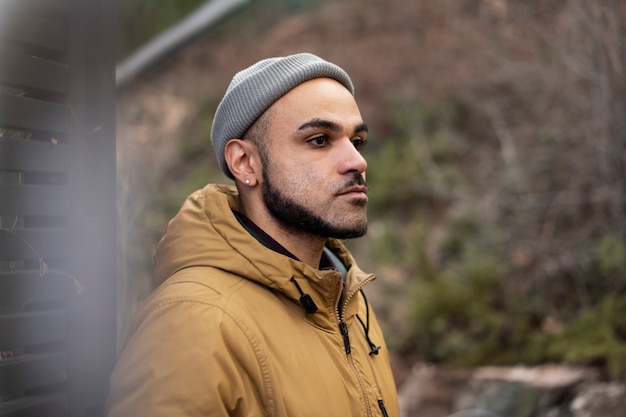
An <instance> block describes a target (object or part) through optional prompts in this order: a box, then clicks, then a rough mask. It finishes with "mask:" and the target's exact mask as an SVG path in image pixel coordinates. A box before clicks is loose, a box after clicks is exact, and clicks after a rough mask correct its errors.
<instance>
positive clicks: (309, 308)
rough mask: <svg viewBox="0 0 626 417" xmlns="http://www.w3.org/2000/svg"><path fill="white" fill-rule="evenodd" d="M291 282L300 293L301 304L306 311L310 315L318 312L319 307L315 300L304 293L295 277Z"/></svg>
mask: <svg viewBox="0 0 626 417" xmlns="http://www.w3.org/2000/svg"><path fill="white" fill-rule="evenodd" d="M290 281H291V282H293V284H294V285H295V286H296V288H297V289H298V292H299V293H300V304H302V307H304V311H306V312H307V313H309V314H313V313H315V312H316V311H317V305H316V304H315V301H313V298H311V296H310V295H309V294H305V293H304V291H302V288H300V285H298V282H297V281H296V279H295V278H294V277H291V279H290Z"/></svg>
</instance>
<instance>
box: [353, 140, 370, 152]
mask: <svg viewBox="0 0 626 417" xmlns="http://www.w3.org/2000/svg"><path fill="white" fill-rule="evenodd" d="M352 144H353V145H354V147H355V148H356V150H357V151H359V152H361V151H362V150H363V149H365V147H366V146H367V140H365V139H363V138H361V137H356V138H354V139H352Z"/></svg>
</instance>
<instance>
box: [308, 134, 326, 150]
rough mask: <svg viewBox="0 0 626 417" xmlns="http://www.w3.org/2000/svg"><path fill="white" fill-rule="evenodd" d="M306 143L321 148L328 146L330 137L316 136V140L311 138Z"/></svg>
mask: <svg viewBox="0 0 626 417" xmlns="http://www.w3.org/2000/svg"><path fill="white" fill-rule="evenodd" d="M306 142H307V143H309V144H311V145H313V146H316V147H318V148H321V147H323V146H325V145H327V144H328V136H326V135H320V136H315V137H314V138H311V139H309V140H307V141H306Z"/></svg>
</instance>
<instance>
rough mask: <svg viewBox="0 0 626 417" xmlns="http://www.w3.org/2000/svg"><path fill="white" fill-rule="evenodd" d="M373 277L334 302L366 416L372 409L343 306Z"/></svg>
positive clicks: (370, 413) (371, 276) (341, 289)
mask: <svg viewBox="0 0 626 417" xmlns="http://www.w3.org/2000/svg"><path fill="white" fill-rule="evenodd" d="M373 279H374V275H370V276H369V277H367V278H366V279H365V280H363V281H362V282H361V283H360V284H359V285H358V286H357V287H356V288H355V289H353V290H352V291H351V292H350V294H347V295H346V297H344V300H343V304H342V305H341V306H340V305H339V304H340V301H341V297H339V298H338V299H337V304H336V307H335V308H336V314H337V320H338V323H339V331H340V332H341V338H342V339H343V347H344V350H345V352H346V357H347V360H348V365H349V367H350V370H351V371H352V374H353V375H354V378H355V379H356V381H357V383H358V386H359V389H360V390H361V395H362V396H363V400H364V403H365V404H366V408H365V411H366V413H367V416H368V417H373V414H372V409H371V407H370V405H369V400H368V395H367V390H366V388H365V384H364V383H363V379H362V378H361V376H360V375H359V371H358V369H357V367H356V365H355V364H354V358H353V357H352V348H351V346H350V335H349V333H348V325H347V324H346V322H345V321H344V320H343V311H344V310H345V307H346V306H347V305H348V302H349V301H350V300H351V299H352V297H353V296H354V294H356V293H358V292H359V290H360V289H361V288H363V286H365V284H367V283H368V282H370V281H372V280H373ZM343 288H344V287H343V280H342V281H340V283H339V294H341V293H342V292H343ZM381 401H382V400H379V401H378V406H379V407H380V406H381ZM382 407H383V408H381V411H382V410H383V409H384V407H385V405H384V404H383V405H382ZM383 417H388V415H387V414H386V410H385V411H384V413H383Z"/></svg>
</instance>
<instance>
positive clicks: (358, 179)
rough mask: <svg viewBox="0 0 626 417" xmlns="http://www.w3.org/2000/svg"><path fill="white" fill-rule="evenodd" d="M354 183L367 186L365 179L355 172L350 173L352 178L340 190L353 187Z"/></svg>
mask: <svg viewBox="0 0 626 417" xmlns="http://www.w3.org/2000/svg"><path fill="white" fill-rule="evenodd" d="M355 185H358V186H362V187H367V181H365V178H363V175H362V174H359V173H356V172H355V173H354V174H353V175H352V178H350V179H349V180H348V182H347V183H346V184H345V185H344V186H343V187H341V190H347V189H349V188H352V187H354V186H355Z"/></svg>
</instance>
